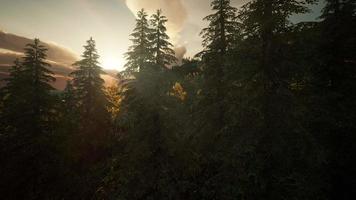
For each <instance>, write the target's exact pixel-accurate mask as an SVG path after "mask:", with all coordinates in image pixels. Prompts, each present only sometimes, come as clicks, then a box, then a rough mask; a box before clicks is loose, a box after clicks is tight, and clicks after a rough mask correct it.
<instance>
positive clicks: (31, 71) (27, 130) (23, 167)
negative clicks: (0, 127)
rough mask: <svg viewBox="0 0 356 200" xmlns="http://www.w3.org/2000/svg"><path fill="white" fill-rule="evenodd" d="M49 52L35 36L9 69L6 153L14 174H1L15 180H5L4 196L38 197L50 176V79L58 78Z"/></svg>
mask: <svg viewBox="0 0 356 200" xmlns="http://www.w3.org/2000/svg"><path fill="white" fill-rule="evenodd" d="M46 52H47V48H46V47H44V46H43V45H42V44H41V43H40V41H39V40H38V39H35V40H34V42H33V43H31V44H27V45H26V48H25V56H24V57H23V58H22V62H21V63H20V62H19V61H18V60H17V61H15V65H14V66H13V68H12V69H11V71H10V78H9V79H8V81H9V85H8V87H7V88H6V89H5V91H6V92H5V93H6V94H5V95H6V97H5V105H4V106H5V108H6V110H5V115H6V117H5V118H6V119H7V121H6V122H7V123H6V126H7V128H6V134H7V136H8V137H7V150H6V154H5V155H4V157H5V158H7V164H8V165H7V168H4V170H5V171H4V174H12V175H11V176H5V177H1V178H2V179H3V178H4V180H7V179H8V178H10V179H11V178H12V180H8V181H6V182H7V184H8V185H6V186H5V185H1V187H2V188H4V187H5V188H7V189H8V190H7V191H6V192H5V193H3V192H2V193H3V196H4V198H7V197H9V198H10V197H11V198H15V199H23V198H30V199H31V198H32V199H39V198H41V197H43V196H44V194H43V189H44V185H46V184H47V183H48V180H50V179H51V178H50V176H51V172H50V170H48V169H47V167H49V168H51V167H53V165H51V164H50V159H49V157H50V154H51V149H50V148H49V141H50V140H51V137H50V136H51V133H53V125H54V113H53V108H54V101H53V97H52V95H51V91H52V90H54V88H53V87H52V86H51V82H53V81H54V80H55V78H54V77H53V73H52V72H51V71H50V70H49V67H50V64H49V63H47V61H46V58H47V55H46ZM6 98H8V99H6ZM7 153H8V154H7ZM10 168H11V169H10ZM9 169H10V170H12V171H7V170H9ZM14 179H16V181H13V180H14Z"/></svg>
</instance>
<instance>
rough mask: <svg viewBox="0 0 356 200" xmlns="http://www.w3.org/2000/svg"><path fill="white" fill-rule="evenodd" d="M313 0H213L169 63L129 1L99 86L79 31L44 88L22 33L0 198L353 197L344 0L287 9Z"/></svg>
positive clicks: (158, 16) (350, 25)
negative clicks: (118, 51)
mask: <svg viewBox="0 0 356 200" xmlns="http://www.w3.org/2000/svg"><path fill="white" fill-rule="evenodd" d="M207 3H209V2H208V1H207ZM314 3H317V0H283V1H281V0H269V1H266V0H252V1H250V2H249V3H247V4H245V5H244V6H242V7H241V8H239V9H237V8H235V7H232V6H231V4H230V0H212V1H211V15H208V16H207V17H205V18H204V20H205V21H206V22H207V23H208V26H207V27H206V28H205V29H203V30H202V32H201V37H202V38H203V43H202V46H203V47H204V49H203V51H201V52H200V53H199V54H197V55H196V56H195V57H194V58H184V59H183V60H182V61H179V60H178V59H177V58H176V57H175V52H174V50H173V45H172V44H171V43H170V38H169V36H168V34H167V28H166V23H167V18H166V17H165V15H164V12H163V11H162V10H157V12H156V13H155V14H153V15H152V16H148V14H147V13H146V11H145V10H144V9H142V10H141V11H140V12H138V13H137V18H136V26H135V29H134V30H133V32H132V34H131V36H130V38H131V41H132V46H131V47H130V48H129V49H128V52H127V54H126V59H127V63H126V65H125V70H124V71H122V72H120V73H119V74H118V80H120V81H119V82H118V84H117V85H113V86H111V87H105V86H104V80H103V79H102V77H101V75H102V74H103V73H104V71H103V70H102V68H101V66H100V63H99V61H98V60H99V53H98V52H97V49H96V43H95V41H94V40H93V39H92V38H90V39H89V40H88V41H87V43H86V44H85V46H84V51H83V54H82V56H81V60H79V61H77V62H76V63H74V64H73V65H74V66H75V69H76V70H75V71H73V72H72V73H71V74H70V75H69V76H70V77H71V80H70V81H68V83H67V86H66V88H65V90H64V91H58V90H55V89H54V88H53V87H52V85H51V83H52V82H53V81H55V78H54V75H53V73H52V72H51V65H50V63H48V62H47V60H46V57H47V54H46V53H47V51H48V49H47V48H46V47H45V46H43V45H42V44H41V42H40V40H39V39H35V40H34V41H33V43H31V44H28V45H27V46H26V47H24V48H25V55H24V57H22V58H20V59H18V60H16V61H14V64H13V67H12V68H11V70H10V72H9V73H10V76H9V78H7V79H6V80H3V81H5V82H6V86H5V87H3V88H1V89H0V91H1V92H0V155H1V156H0V163H1V164H0V199H4V200H5V199H28V200H32V199H33V200H34V199H51V200H52V199H53V200H56V199H58V200H62V199H118V200H140V199H147V200H150V199H152V200H158V199H167V200H168V199H172V200H175V199H176V200H190V199H207V200H208V199H209V200H210V199H211V200H214V199H215V200H229V199H231V200H232V199H234V200H239V199H241V200H255V199H256V200H262V199H263V200H286V199H293V200H307V199H310V200H319V199H320V200H329V199H330V200H351V199H354V197H355V196H356V195H355V193H356V176H355V175H356V157H355V153H356V145H355V142H356V1H355V0H326V1H325V7H324V9H323V11H322V15H321V16H320V17H319V18H318V20H317V21H313V22H298V23H293V22H292V21H291V20H290V19H291V17H292V16H294V15H296V14H303V13H307V12H309V6H310V5H312V4H314Z"/></svg>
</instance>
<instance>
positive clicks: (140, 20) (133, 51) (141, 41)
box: [124, 9, 153, 76]
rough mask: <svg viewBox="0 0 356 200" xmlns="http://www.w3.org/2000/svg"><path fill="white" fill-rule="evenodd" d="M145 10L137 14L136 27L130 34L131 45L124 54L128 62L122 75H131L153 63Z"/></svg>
mask: <svg viewBox="0 0 356 200" xmlns="http://www.w3.org/2000/svg"><path fill="white" fill-rule="evenodd" d="M147 16H148V15H147V13H146V12H145V10H143V9H142V10H140V11H139V12H138V13H137V19H136V27H135V29H134V32H133V33H132V34H131V36H132V39H131V41H132V43H133V45H132V46H131V47H130V48H129V52H127V53H126V59H127V60H128V62H127V63H126V65H125V68H126V69H125V71H124V74H126V75H131V76H132V75H133V73H134V72H139V71H141V70H143V69H142V67H143V66H146V65H147V63H149V62H152V61H153V52H152V51H153V49H152V43H151V41H150V36H151V34H152V31H153V30H152V29H151V28H150V25H149V21H148V19H147Z"/></svg>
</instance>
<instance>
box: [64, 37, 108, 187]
mask: <svg viewBox="0 0 356 200" xmlns="http://www.w3.org/2000/svg"><path fill="white" fill-rule="evenodd" d="M98 60H99V55H98V53H97V50H96V45H95V41H94V40H93V39H92V38H90V39H89V40H88V41H87V44H86V45H85V46H84V53H83V54H82V59H81V60H80V61H77V62H76V63H74V66H76V67H78V69H77V70H76V71H74V72H72V73H71V76H72V77H73V80H72V82H73V87H74V98H75V100H76V101H77V108H76V109H77V110H78V114H79V120H78V121H79V122H78V124H77V127H78V131H77V132H78V134H76V137H77V138H76V142H77V149H76V150H77V151H78V154H79V156H80V159H83V161H84V162H83V164H86V165H87V166H88V168H89V167H91V166H92V164H95V163H97V162H98V161H99V160H102V159H105V158H106V157H105V156H104V155H102V154H103V152H104V151H105V149H106V148H107V145H108V143H107V142H108V141H107V140H108V137H109V135H110V115H109V113H108V111H107V106H108V100H107V98H106V94H105V88H104V80H103V79H102V78H101V74H104V71H103V70H102V68H101V67H100V65H99V61H98ZM83 172H84V173H83V174H82V175H83V176H89V177H90V178H94V174H93V175H90V174H89V171H83ZM95 175H98V174H95ZM89 177H87V178H89ZM93 181H96V179H93ZM88 184H89V185H87V187H93V186H94V185H91V184H92V183H90V182H88Z"/></svg>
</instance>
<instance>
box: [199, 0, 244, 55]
mask: <svg viewBox="0 0 356 200" xmlns="http://www.w3.org/2000/svg"><path fill="white" fill-rule="evenodd" d="M211 8H212V10H213V11H216V12H215V13H213V14H211V15H208V16H206V17H205V18H204V20H205V21H208V22H209V26H208V27H207V28H204V29H203V31H202V32H201V35H202V37H203V39H204V40H203V46H204V47H205V50H204V52H203V53H209V52H215V53H219V54H220V55H221V56H225V54H226V52H227V51H228V50H229V49H232V46H234V42H235V35H236V34H237V32H238V23H237V22H236V12H237V8H235V7H232V6H231V5H230V0H213V1H212V2H211Z"/></svg>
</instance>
